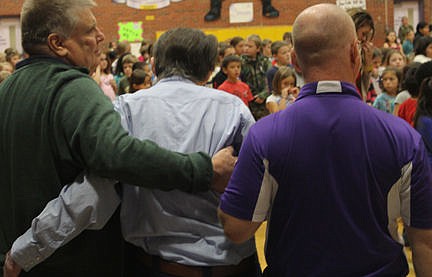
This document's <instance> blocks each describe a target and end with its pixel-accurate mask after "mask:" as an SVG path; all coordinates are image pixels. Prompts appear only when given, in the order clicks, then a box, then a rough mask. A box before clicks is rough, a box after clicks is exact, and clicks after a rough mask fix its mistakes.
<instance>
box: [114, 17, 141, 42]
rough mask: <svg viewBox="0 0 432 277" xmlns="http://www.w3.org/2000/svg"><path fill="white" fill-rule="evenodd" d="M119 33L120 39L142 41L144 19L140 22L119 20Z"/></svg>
mask: <svg viewBox="0 0 432 277" xmlns="http://www.w3.org/2000/svg"><path fill="white" fill-rule="evenodd" d="M117 25H118V34H119V41H125V40H126V41H129V42H134V41H141V40H142V33H143V29H142V21H138V22H119V23H117Z"/></svg>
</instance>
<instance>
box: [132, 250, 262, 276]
mask: <svg viewBox="0 0 432 277" xmlns="http://www.w3.org/2000/svg"><path fill="white" fill-rule="evenodd" d="M140 250H141V251H136V252H135V254H136V255H135V256H136V258H137V260H138V261H140V262H141V264H142V265H144V266H145V267H149V268H153V269H157V270H158V271H159V272H161V273H165V274H169V275H174V276H178V277H227V276H233V275H238V276H251V275H250V273H251V272H256V271H257V266H258V264H257V256H256V255H252V256H250V257H248V258H245V259H243V260H242V261H241V262H240V263H239V264H238V265H220V266H190V265H184V264H179V263H175V262H170V261H167V260H164V259H162V258H160V257H159V256H154V255H149V254H147V253H145V252H144V251H143V250H142V249H140Z"/></svg>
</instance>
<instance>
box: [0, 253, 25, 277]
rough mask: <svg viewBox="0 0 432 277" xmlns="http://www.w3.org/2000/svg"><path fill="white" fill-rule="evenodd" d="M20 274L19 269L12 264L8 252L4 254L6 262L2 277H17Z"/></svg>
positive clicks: (12, 261) (16, 265)
mask: <svg viewBox="0 0 432 277" xmlns="http://www.w3.org/2000/svg"><path fill="white" fill-rule="evenodd" d="M20 272H21V267H20V266H19V265H18V264H17V263H15V262H14V260H13V259H12V257H11V255H10V252H8V253H7V254H6V260H5V263H4V266H3V277H17V276H19V274H20Z"/></svg>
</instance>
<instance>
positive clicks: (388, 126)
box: [220, 81, 432, 277]
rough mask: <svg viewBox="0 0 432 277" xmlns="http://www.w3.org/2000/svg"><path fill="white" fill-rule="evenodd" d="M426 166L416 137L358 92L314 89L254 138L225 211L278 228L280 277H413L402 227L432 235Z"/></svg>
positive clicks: (274, 251) (326, 85)
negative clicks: (430, 231)
mask: <svg viewBox="0 0 432 277" xmlns="http://www.w3.org/2000/svg"><path fill="white" fill-rule="evenodd" d="M426 157H427V155H426V152H425V148H424V145H423V142H422V139H421V137H420V135H419V134H418V133H417V132H416V131H415V130H414V129H413V128H411V127H410V126H409V125H408V124H407V123H406V122H404V121H403V120H401V119H399V118H397V117H395V116H393V115H390V114H386V113H384V112H382V111H379V110H377V109H375V108H373V107H370V106H368V105H366V104H365V103H363V102H362V101H361V99H360V97H359V95H358V93H357V91H356V88H355V87H354V86H353V85H352V84H348V83H341V82H337V81H323V82H319V83H310V84H307V85H305V86H304V87H303V88H302V90H301V92H300V95H299V97H298V99H297V101H296V102H295V103H294V104H293V105H291V106H290V107H288V108H287V109H285V110H283V111H281V112H279V113H276V114H272V115H270V116H268V117H265V118H263V119H261V120H260V121H258V122H257V123H256V124H255V125H254V126H253V127H252V128H251V129H250V131H249V134H248V136H247V138H246V140H245V141H244V143H243V146H242V148H241V151H240V155H239V160H238V163H237V165H236V168H235V170H234V173H233V176H232V178H231V181H230V183H229V185H228V187H227V189H226V190H225V193H224V194H223V195H222V197H221V203H220V208H221V209H222V210H223V211H224V212H225V213H227V214H230V215H232V216H234V217H237V218H241V219H245V220H250V221H255V222H261V221H265V220H268V230H267V241H266V260H267V264H268V265H269V271H270V274H271V276H278V277H279V276H382V275H388V276H405V275H406V274H407V273H408V267H407V262H406V258H405V256H404V254H403V251H402V245H401V244H400V242H398V236H397V233H396V228H397V224H396V218H398V217H402V218H403V220H404V222H405V223H406V224H408V225H411V226H413V227H417V228H432V175H431V169H430V165H429V164H428V161H427V158H426Z"/></svg>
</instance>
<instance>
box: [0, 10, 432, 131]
mask: <svg viewBox="0 0 432 277" xmlns="http://www.w3.org/2000/svg"><path fill="white" fill-rule="evenodd" d="M357 15H358V16H357ZM351 16H352V18H353V20H354V23H355V25H356V29H357V34H358V39H359V41H360V42H361V43H362V47H363V49H362V51H364V50H365V47H364V46H363V45H365V44H364V41H367V40H368V39H369V38H370V39H371V38H373V33H374V28H373V21H372V20H371V18H370V20H369V21H368V18H369V17H368V14H367V13H357V14H352V15H351ZM402 23H403V24H402V25H401V27H400V29H399V32H398V34H397V33H396V31H394V30H389V31H388V32H387V33H386V38H385V43H384V44H383V46H382V47H381V48H377V47H374V49H372V50H371V59H372V62H371V63H370V65H369V66H368V67H371V68H367V69H365V68H363V70H362V79H363V77H364V76H363V75H366V77H367V78H369V86H368V88H369V89H368V91H367V95H363V97H365V99H364V100H365V101H366V103H368V104H369V105H371V106H374V107H376V108H377V109H380V110H383V111H385V112H387V113H392V114H394V115H396V116H397V115H399V116H401V117H402V118H404V119H406V120H407V121H408V122H409V123H410V124H412V125H413V124H414V123H413V117H414V113H415V109H414V108H415V105H416V103H417V102H416V98H417V96H418V94H419V89H418V88H417V89H416V88H415V86H414V85H412V84H413V83H415V80H414V73H415V71H416V69H417V68H418V65H419V64H422V63H426V62H429V61H431V60H432V37H431V36H430V33H429V31H430V30H429V25H428V24H426V23H425V22H420V23H419V24H418V25H417V28H416V32H415V33H414V28H413V27H412V26H411V25H409V24H407V18H406V17H404V18H402ZM363 33H365V34H363ZM291 50H292V37H291V33H290V32H286V33H285V34H284V35H283V37H282V40H277V41H273V42H272V41H271V40H269V39H261V38H260V37H259V36H258V35H255V34H253V35H249V36H248V37H246V38H243V37H240V36H236V37H233V38H232V39H229V40H227V41H223V42H220V43H219V56H218V61H217V63H216V66H215V70H214V71H213V73H212V74H211V75H210V78H209V80H208V83H207V86H210V87H212V88H215V89H218V90H222V91H226V92H228V93H231V94H234V95H236V96H238V97H239V98H240V99H241V100H242V101H243V102H244V103H245V105H247V106H248V107H249V108H250V109H251V111H252V113H253V115H254V117H255V119H257V120H258V119H260V118H262V117H264V116H266V115H268V114H269V113H274V112H277V111H281V110H283V109H285V108H286V107H287V106H289V105H291V104H292V103H293V102H294V101H295V100H296V97H297V95H298V93H299V91H300V88H301V86H302V85H303V84H304V81H303V78H302V76H301V74H300V73H299V72H297V71H296V70H295V69H294V68H293V67H292V65H291ZM151 51H152V43H150V42H148V41H143V42H142V44H141V48H140V56H138V57H137V56H135V55H133V54H132V53H131V47H130V44H129V43H128V42H118V43H117V42H116V43H114V42H113V43H110V46H109V50H108V51H107V52H106V53H103V54H102V55H101V57H100V63H99V65H98V66H97V68H96V69H95V71H94V73H93V74H92V77H93V78H94V80H95V81H96V82H97V83H98V84H99V86H100V87H101V89H102V91H103V92H104V93H105V95H106V96H107V97H108V98H109V99H110V100H114V99H115V97H116V96H118V95H121V94H124V93H134V92H135V91H137V90H140V89H146V88H149V87H151V86H152V84H154V83H155V82H156V76H155V74H153V72H152V69H151V65H150V59H151ZM363 54H364V53H363ZM363 56H364V55H363ZM363 59H364V58H363ZM19 60H20V55H19V54H18V52H17V51H16V50H14V49H12V48H8V49H6V50H5V51H4V53H1V55H0V82H1V81H2V80H4V79H5V78H7V77H8V76H9V75H10V74H11V73H12V72H13V71H14V69H15V65H16V63H17V62H18V61H19ZM364 73H366V74H364ZM366 81H367V80H366ZM362 82H363V81H362ZM357 85H358V84H357ZM363 87H364V86H363V85H362V88H359V92H360V91H361V93H362V94H363V91H362V90H363ZM405 102H406V103H405ZM401 108H402V109H401Z"/></svg>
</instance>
